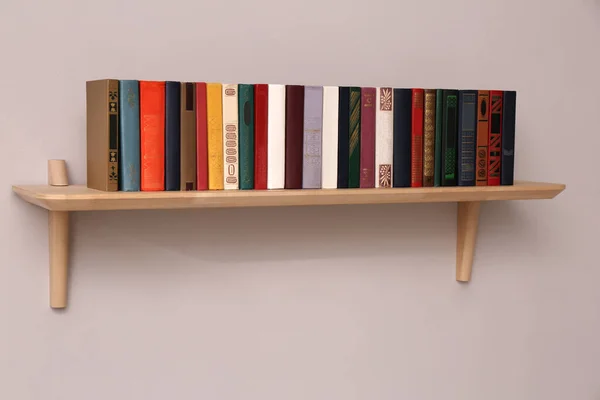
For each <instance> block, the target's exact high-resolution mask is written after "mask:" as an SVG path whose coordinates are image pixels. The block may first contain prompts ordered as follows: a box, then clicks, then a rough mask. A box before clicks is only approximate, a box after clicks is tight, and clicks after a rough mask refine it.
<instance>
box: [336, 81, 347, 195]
mask: <svg viewBox="0 0 600 400" xmlns="http://www.w3.org/2000/svg"><path fill="white" fill-rule="evenodd" d="M349 142H350V88H349V87H343V86H340V92H339V102H338V163H337V187H338V188H347V187H348V173H349V172H350V164H349V157H350V145H349Z"/></svg>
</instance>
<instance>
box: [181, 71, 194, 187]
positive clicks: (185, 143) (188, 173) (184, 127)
mask: <svg viewBox="0 0 600 400" xmlns="http://www.w3.org/2000/svg"><path fill="white" fill-rule="evenodd" d="M195 93H196V88H195V85H194V84H193V83H190V82H187V83H185V82H182V83H181V188H180V189H181V190H197V179H196V99H195Z"/></svg>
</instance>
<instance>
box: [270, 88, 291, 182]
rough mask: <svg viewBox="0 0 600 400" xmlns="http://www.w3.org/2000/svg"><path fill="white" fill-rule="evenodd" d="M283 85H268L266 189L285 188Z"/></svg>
mask: <svg viewBox="0 0 600 400" xmlns="http://www.w3.org/2000/svg"><path fill="white" fill-rule="evenodd" d="M285 94H286V87H285V85H276V84H269V96H268V102H269V110H268V122H267V189H283V188H284V186H285V163H286V161H285V152H286V146H285V131H286V126H285V121H286V117H285V109H286V99H285Z"/></svg>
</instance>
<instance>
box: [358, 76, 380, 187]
mask: <svg viewBox="0 0 600 400" xmlns="http://www.w3.org/2000/svg"><path fill="white" fill-rule="evenodd" d="M376 100H377V91H376V89H375V88H374V87H364V88H362V89H361V102H360V103H361V104H360V108H361V111H360V134H361V138H360V187H361V188H374V187H375V113H376V111H375V105H376Z"/></svg>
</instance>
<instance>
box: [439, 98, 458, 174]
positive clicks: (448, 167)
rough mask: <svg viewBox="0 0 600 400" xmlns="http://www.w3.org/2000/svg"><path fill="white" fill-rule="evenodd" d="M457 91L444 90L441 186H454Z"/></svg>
mask: <svg viewBox="0 0 600 400" xmlns="http://www.w3.org/2000/svg"><path fill="white" fill-rule="evenodd" d="M457 130H458V90H453V89H449V90H444V121H443V135H442V168H443V170H442V186H456V151H457V146H456V142H457Z"/></svg>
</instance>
